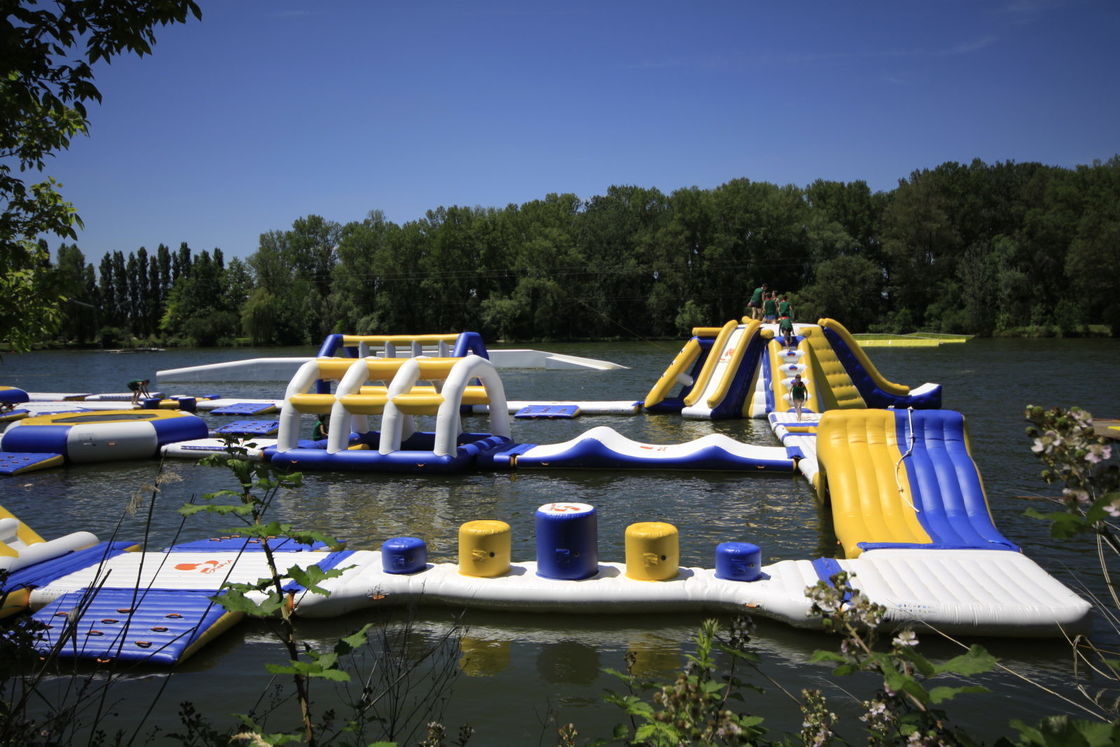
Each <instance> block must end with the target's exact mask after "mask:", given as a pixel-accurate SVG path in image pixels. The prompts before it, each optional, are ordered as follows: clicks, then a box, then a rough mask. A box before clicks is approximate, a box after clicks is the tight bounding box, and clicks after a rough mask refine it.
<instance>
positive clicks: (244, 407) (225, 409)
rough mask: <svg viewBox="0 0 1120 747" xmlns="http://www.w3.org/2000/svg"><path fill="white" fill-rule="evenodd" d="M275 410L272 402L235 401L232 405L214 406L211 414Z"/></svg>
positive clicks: (264, 412) (265, 412) (258, 413)
mask: <svg viewBox="0 0 1120 747" xmlns="http://www.w3.org/2000/svg"><path fill="white" fill-rule="evenodd" d="M270 412H276V405H275V404H274V403H272V402H235V403H234V404H232V405H224V406H222V407H215V408H214V409H212V410H211V411H210V414H211V415H265V414H267V413H270Z"/></svg>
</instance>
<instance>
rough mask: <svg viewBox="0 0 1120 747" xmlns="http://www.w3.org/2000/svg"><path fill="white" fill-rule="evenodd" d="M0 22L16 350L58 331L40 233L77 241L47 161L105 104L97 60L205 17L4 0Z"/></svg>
mask: <svg viewBox="0 0 1120 747" xmlns="http://www.w3.org/2000/svg"><path fill="white" fill-rule="evenodd" d="M2 5H3V8H4V13H3V17H2V19H0V80H2V81H3V83H2V84H0V123H2V124H0V206H2V207H0V298H2V299H4V300H3V302H0V330H3V331H2V332H0V342H3V343H5V344H6V345H8V346H9V347H12V348H15V349H17V350H20V349H27V348H28V347H29V346H30V344H31V343H32V342H34V341H35V340H37V339H39V338H41V337H42V336H43V335H45V334H47V333H49V332H51V331H53V328H54V327H55V325H56V323H57V321H58V319H59V309H58V305H59V303H60V302H61V300H62V299H61V298H60V297H59V296H58V295H55V294H52V293H48V292H46V286H45V284H44V283H43V282H42V279H41V278H40V277H39V276H38V274H39V273H40V272H43V271H45V270H46V269H47V267H46V263H45V262H44V260H45V259H46V254H45V251H44V249H43V247H41V246H40V245H39V243H38V242H37V241H35V237H36V236H39V235H41V234H54V235H56V236H59V237H62V238H71V239H72V238H75V236H76V231H75V229H76V228H77V227H79V226H80V225H81V222H80V219H79V218H78V215H77V213H76V212H75V210H74V208H73V207H72V206H71V205H70V204H69V203H67V202H66V201H65V200H64V199H63V198H62V195H61V194H60V193H59V191H58V186H59V185H58V184H57V182H55V181H54V179H52V178H50V177H49V176H46V177H45V178H42V180H41V181H38V182H35V183H30V184H29V183H28V180H29V178H30V175H31V174H35V175H37V176H36V177H34V178H41V177H43V176H44V174H43V172H44V168H45V166H46V160H47V158H49V157H50V156H51V155H53V154H55V153H57V152H59V151H61V150H65V149H66V148H67V147H69V145H70V141H71V139H72V138H73V137H74V136H76V135H80V134H85V133H86V132H87V130H88V124H89V122H88V119H87V114H86V104H87V103H88V102H90V101H94V102H100V101H101V94H100V92H99V91H98V90H97V87H96V86H95V85H94V82H93V70H92V67H91V66H92V65H93V64H94V63H97V62H100V61H109V60H111V59H112V58H113V57H115V56H117V55H119V54H122V53H133V54H136V55H138V56H143V55H145V54H149V53H150V52H151V48H152V44H153V43H154V42H155V31H154V29H155V27H156V26H160V25H167V24H170V23H183V22H185V21H186V20H187V16H188V14H191V15H194V16H195V17H196V18H201V11H200V10H199V7H198V5H197V4H196V3H195V2H194V0H159V1H158V2H153V1H151V0H69V1H68V2H65V3H39V2H33V1H32V0H3V2H2Z"/></svg>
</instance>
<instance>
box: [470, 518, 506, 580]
mask: <svg viewBox="0 0 1120 747" xmlns="http://www.w3.org/2000/svg"><path fill="white" fill-rule="evenodd" d="M511 552H512V549H511V541H510V531H509V524H507V523H505V522H504V521H497V520H495V519H481V520H479V521H468V522H467V523H465V524H463V525H462V526H461V527H459V573H461V574H463V575H464V576H479V577H481V578H494V577H495V576H501V575H503V574H505V573H507V572H509V562H510V555H511Z"/></svg>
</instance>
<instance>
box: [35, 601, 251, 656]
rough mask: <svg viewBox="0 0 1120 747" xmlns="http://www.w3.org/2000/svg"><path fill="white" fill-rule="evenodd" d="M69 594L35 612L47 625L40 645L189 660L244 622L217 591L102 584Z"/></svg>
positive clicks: (46, 649) (44, 650) (44, 649)
mask: <svg viewBox="0 0 1120 747" xmlns="http://www.w3.org/2000/svg"><path fill="white" fill-rule="evenodd" d="M91 594H92V592H89V591H75V592H70V593H69V594H64V595H62V596H60V597H59V598H58V599H56V600H55V601H53V602H52V603H50V604H49V605H47V606H46V607H44V608H43V609H41V610H39V611H38V612H36V613H35V614H34V616H33V617H34V619H35V620H36V621H38V622H40V623H43V625H45V626H46V627H45V628H44V630H43V631H42V632H41V633H40V634H39V636H38V641H37V642H36V643H35V649H36V650H37V651H38V652H39V653H40V654H43V655H46V654H48V653H50V652H52V651H57V653H58V655H59V656H62V657H66V658H82V659H95V660H97V661H99V662H109V661H134V662H148V663H153V664H160V665H168V664H174V663H176V662H180V661H184V660H185V659H187V658H188V657H190V656H191V655H192V654H193V653H194V652H195V651H197V650H198V649H199V648H201V647H202V646H203V645H205V644H206V643H208V642H209V641H210V640H211V639H213V638H215V637H216V636H218V635H219V634H220V633H222V632H223V631H225V630H226V629H227V628H229V627H230V626H231V625H233V624H234V623H236V622H237V621H239V620H240V619H241V618H242V617H243V614H242V613H240V612H227V611H226V609H225V608H224V607H222V606H221V605H219V604H217V603H216V602H214V601H212V600H211V599H210V597H211V596H213V592H212V591H182V590H175V591H169V590H154V589H153V590H147V591H143V590H141V591H137V590H135V589H101V590H100V591H98V592H97V593H96V594H92V597H91Z"/></svg>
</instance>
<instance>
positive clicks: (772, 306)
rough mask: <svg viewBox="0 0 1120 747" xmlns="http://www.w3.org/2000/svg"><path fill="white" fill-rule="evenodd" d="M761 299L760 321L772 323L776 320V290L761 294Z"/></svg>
mask: <svg viewBox="0 0 1120 747" xmlns="http://www.w3.org/2000/svg"><path fill="white" fill-rule="evenodd" d="M763 296H764V298H763V301H762V321H763V323H764V324H773V323H774V322H776V321H778V299H777V296H778V292H777V291H774V292H773V293H771V294H770V295H768V296H767V295H766V294H765V293H764V294H763Z"/></svg>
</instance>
